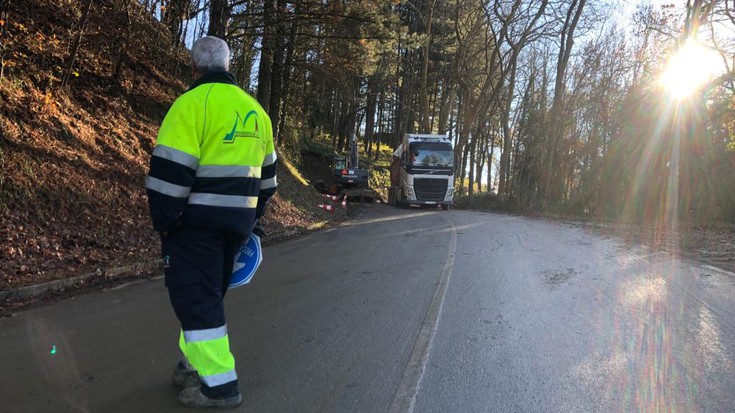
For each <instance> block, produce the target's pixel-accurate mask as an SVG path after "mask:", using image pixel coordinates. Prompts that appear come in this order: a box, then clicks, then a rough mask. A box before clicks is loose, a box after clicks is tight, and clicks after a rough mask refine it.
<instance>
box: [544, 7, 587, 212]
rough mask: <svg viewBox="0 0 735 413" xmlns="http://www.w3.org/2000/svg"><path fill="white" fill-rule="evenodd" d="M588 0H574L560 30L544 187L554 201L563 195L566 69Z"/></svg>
mask: <svg viewBox="0 0 735 413" xmlns="http://www.w3.org/2000/svg"><path fill="white" fill-rule="evenodd" d="M585 2H586V0H572V2H571V4H570V5H569V9H568V10H567V15H566V19H565V21H564V27H563V28H562V31H561V42H560V45H559V56H558V59H557V63H556V81H555V84H554V101H553V103H552V105H551V115H550V121H551V131H550V132H551V133H550V135H549V138H550V142H549V146H548V148H547V150H548V151H549V163H548V165H547V168H546V171H545V175H546V182H545V185H544V190H545V191H546V194H547V197H546V198H547V200H548V201H550V202H553V203H556V202H559V201H560V198H561V196H562V191H563V188H562V185H563V184H562V181H561V179H562V176H563V172H562V171H561V169H562V165H561V158H562V156H561V155H562V154H561V153H560V145H561V141H562V134H563V133H564V130H563V123H564V122H563V119H562V118H561V114H562V112H563V104H564V88H565V87H566V81H565V76H566V71H567V66H568V64H569V58H570V56H571V53H572V46H573V45H574V30H575V29H576V27H577V23H579V18H580V17H581V16H582V11H583V9H584V5H585Z"/></svg>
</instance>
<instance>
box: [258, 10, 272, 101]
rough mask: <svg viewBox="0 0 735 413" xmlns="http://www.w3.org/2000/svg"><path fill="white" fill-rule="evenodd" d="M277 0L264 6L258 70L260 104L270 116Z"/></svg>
mask: <svg viewBox="0 0 735 413" xmlns="http://www.w3.org/2000/svg"><path fill="white" fill-rule="evenodd" d="M274 8H275V0H265V3H264V4H263V39H262V41H261V49H260V67H259V69H258V94H257V99H258V102H260V104H261V105H262V106H263V108H264V109H265V110H266V112H268V114H270V106H269V105H270V102H271V98H270V93H271V76H272V75H273V73H272V69H271V68H272V66H273V48H274V36H273V20H274V14H275V10H274Z"/></svg>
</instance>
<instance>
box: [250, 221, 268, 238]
mask: <svg viewBox="0 0 735 413" xmlns="http://www.w3.org/2000/svg"><path fill="white" fill-rule="evenodd" d="M252 232H253V234H255V235H257V236H259V237H260V238H263V237H265V236H266V235H268V234H267V233H266V232H265V230H264V229H263V226H262V225H260V220H257V221H255V224H254V225H253V231H252Z"/></svg>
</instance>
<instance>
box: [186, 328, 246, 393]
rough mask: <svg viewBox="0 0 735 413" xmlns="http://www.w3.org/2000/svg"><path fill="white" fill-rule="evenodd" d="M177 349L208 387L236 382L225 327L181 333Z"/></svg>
mask: <svg viewBox="0 0 735 413" xmlns="http://www.w3.org/2000/svg"><path fill="white" fill-rule="evenodd" d="M179 347H180V348H181V351H182V352H183V353H184V356H185V357H186V359H187V360H188V361H189V363H190V364H191V366H192V367H193V368H194V369H195V370H196V371H197V372H198V373H199V378H200V380H201V381H202V382H203V383H204V384H206V385H207V386H209V387H214V386H220V385H223V384H227V383H229V382H232V381H235V380H237V373H236V372H235V357H233V355H232V353H231V352H230V341H229V339H228V337H227V327H226V326H222V327H217V328H211V329H207V330H192V331H181V335H180V337H179Z"/></svg>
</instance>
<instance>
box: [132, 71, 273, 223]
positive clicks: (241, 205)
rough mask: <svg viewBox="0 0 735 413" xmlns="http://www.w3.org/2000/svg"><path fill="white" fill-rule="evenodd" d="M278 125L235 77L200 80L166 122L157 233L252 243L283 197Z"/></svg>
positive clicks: (154, 202)
mask: <svg viewBox="0 0 735 413" xmlns="http://www.w3.org/2000/svg"><path fill="white" fill-rule="evenodd" d="M276 161H277V157H276V152H275V147H274V144H273V128H272V126H271V120H270V118H269V117H268V114H266V113H265V110H263V108H262V107H261V106H260V104H259V103H258V102H257V101H256V100H255V99H254V98H253V97H252V96H250V95H248V94H247V93H245V92H244V91H243V90H242V89H240V88H239V87H238V86H237V82H236V81H235V79H234V77H233V76H232V75H231V74H230V73H228V72H219V73H210V74H207V75H204V76H202V77H201V78H200V79H198V80H197V81H196V82H195V83H194V84H193V85H192V86H191V88H190V89H189V91H187V92H186V93H184V94H183V95H181V96H180V97H179V98H178V99H176V101H175V102H174V104H173V105H172V106H171V109H169V111H168V113H167V114H166V117H165V119H164V120H163V123H162V124H161V129H160V130H159V132H158V138H157V142H156V147H155V149H154V150H153V155H152V156H151V160H150V171H149V173H148V176H147V177H146V192H147V193H148V204H149V206H150V211H151V218H152V220H153V227H154V228H155V229H156V230H157V231H160V232H164V231H173V230H175V229H176V228H177V227H179V226H180V225H182V224H187V225H194V226H204V227H213V228H218V229H222V230H225V231H230V232H236V233H240V234H243V235H245V236H247V235H248V234H249V233H250V230H251V229H252V227H253V223H254V221H255V220H256V219H258V218H260V216H261V215H262V214H263V210H264V208H265V205H266V203H267V201H268V199H269V198H270V197H271V196H272V195H273V194H274V193H275V191H276V186H277V182H276Z"/></svg>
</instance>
